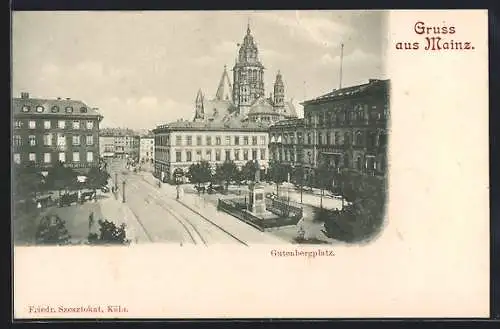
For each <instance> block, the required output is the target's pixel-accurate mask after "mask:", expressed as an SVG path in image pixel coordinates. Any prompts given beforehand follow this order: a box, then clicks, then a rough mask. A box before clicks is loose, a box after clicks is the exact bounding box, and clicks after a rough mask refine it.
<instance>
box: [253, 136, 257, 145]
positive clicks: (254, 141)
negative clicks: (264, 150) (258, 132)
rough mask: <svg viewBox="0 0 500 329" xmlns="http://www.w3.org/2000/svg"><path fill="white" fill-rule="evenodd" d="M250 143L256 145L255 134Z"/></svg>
mask: <svg viewBox="0 0 500 329" xmlns="http://www.w3.org/2000/svg"><path fill="white" fill-rule="evenodd" d="M252 145H257V136H253V137H252Z"/></svg>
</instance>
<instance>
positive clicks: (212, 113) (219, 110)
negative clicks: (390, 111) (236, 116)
mask: <svg viewBox="0 0 500 329" xmlns="http://www.w3.org/2000/svg"><path fill="white" fill-rule="evenodd" d="M203 108H204V109H205V119H206V120H210V119H213V120H214V121H217V120H223V119H224V117H226V116H227V115H230V114H231V113H233V112H234V110H235V109H236V107H235V106H234V104H233V102H232V101H230V100H217V99H212V100H207V99H205V100H204V101H203Z"/></svg>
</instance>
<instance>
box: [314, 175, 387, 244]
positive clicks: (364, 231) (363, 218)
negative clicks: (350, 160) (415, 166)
mask: <svg viewBox="0 0 500 329" xmlns="http://www.w3.org/2000/svg"><path fill="white" fill-rule="evenodd" d="M337 179H340V180H342V183H343V188H342V191H343V193H344V195H345V198H346V200H348V201H351V202H352V204H351V205H349V206H348V207H346V208H345V209H343V210H342V211H337V212H329V213H328V215H325V214H323V217H324V218H323V219H324V221H325V231H326V233H327V235H328V236H330V237H333V238H335V239H339V240H342V241H348V242H355V241H362V240H367V239H369V238H371V237H373V236H374V235H375V234H376V233H377V232H378V231H379V230H380V229H381V227H382V224H383V220H384V216H385V205H386V180H385V178H384V177H377V176H370V175H364V174H360V173H357V172H355V171H350V170H346V171H343V172H342V173H341V174H340V175H339V177H338V178H337ZM325 212H326V210H325Z"/></svg>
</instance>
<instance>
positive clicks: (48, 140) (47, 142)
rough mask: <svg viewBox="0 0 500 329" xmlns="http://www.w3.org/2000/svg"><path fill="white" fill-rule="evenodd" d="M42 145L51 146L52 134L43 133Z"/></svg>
mask: <svg viewBox="0 0 500 329" xmlns="http://www.w3.org/2000/svg"><path fill="white" fill-rule="evenodd" d="M43 145H44V146H52V134H45V135H43Z"/></svg>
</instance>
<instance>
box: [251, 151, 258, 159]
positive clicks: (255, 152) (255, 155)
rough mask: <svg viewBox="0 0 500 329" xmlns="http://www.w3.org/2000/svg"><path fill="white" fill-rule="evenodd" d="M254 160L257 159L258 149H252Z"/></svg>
mask: <svg viewBox="0 0 500 329" xmlns="http://www.w3.org/2000/svg"><path fill="white" fill-rule="evenodd" d="M252 160H257V150H252Z"/></svg>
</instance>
